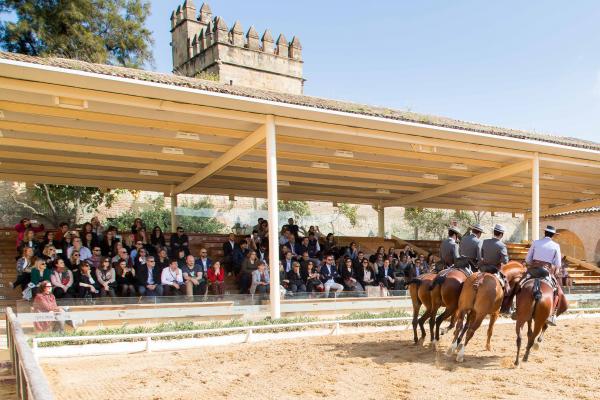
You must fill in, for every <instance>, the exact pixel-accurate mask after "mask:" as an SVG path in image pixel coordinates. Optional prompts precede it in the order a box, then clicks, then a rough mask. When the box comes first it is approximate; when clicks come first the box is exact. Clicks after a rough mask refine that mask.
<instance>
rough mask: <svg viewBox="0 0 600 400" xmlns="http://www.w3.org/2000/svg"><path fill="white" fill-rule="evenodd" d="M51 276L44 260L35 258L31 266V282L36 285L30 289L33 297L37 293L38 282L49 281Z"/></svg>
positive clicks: (50, 271) (50, 270)
mask: <svg viewBox="0 0 600 400" xmlns="http://www.w3.org/2000/svg"><path fill="white" fill-rule="evenodd" d="M51 276H52V269H50V268H48V265H47V264H46V261H45V260H44V259H42V258H38V259H37V260H35V263H34V264H33V268H31V283H33V284H34V285H35V286H36V287H35V288H34V290H33V291H32V296H33V297H34V298H35V295H36V294H37V291H38V286H39V284H40V283H41V282H42V281H50V277H51Z"/></svg>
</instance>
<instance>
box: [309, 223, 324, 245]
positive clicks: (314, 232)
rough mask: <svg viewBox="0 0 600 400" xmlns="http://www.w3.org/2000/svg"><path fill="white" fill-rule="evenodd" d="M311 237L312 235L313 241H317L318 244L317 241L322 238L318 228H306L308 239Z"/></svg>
mask: <svg viewBox="0 0 600 400" xmlns="http://www.w3.org/2000/svg"><path fill="white" fill-rule="evenodd" d="M311 235H314V237H315V239H316V240H317V243H318V241H319V239H321V237H323V234H322V233H321V231H320V230H319V227H318V226H313V225H311V226H310V227H309V228H308V236H309V237H310V236H311Z"/></svg>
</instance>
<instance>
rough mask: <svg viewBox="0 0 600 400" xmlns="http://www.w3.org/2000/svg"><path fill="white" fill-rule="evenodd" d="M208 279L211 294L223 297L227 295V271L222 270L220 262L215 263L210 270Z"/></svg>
mask: <svg viewBox="0 0 600 400" xmlns="http://www.w3.org/2000/svg"><path fill="white" fill-rule="evenodd" d="M207 279H208V287H209V288H210V294H212V295H213V296H223V295H224V294H225V270H224V269H223V268H221V263H220V262H219V261H215V263H214V264H212V265H211V267H210V268H209V269H208V273H207Z"/></svg>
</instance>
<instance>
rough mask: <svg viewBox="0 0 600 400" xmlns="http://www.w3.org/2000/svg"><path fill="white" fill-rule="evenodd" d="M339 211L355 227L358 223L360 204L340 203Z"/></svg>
mask: <svg viewBox="0 0 600 400" xmlns="http://www.w3.org/2000/svg"><path fill="white" fill-rule="evenodd" d="M338 212H339V213H340V214H341V215H343V216H344V217H346V218H348V221H350V225H352V227H355V226H356V224H357V223H358V206H352V205H350V204H348V203H338Z"/></svg>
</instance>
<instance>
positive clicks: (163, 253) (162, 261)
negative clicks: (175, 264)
mask: <svg viewBox="0 0 600 400" xmlns="http://www.w3.org/2000/svg"><path fill="white" fill-rule="evenodd" d="M154 260H155V261H156V267H157V268H158V270H159V271H160V272H162V270H163V269H165V268H167V267H168V266H169V258H168V257H167V249H165V248H164V247H162V248H160V249H159V250H158V257H155V258H154ZM157 282H160V279H159V280H158V281H157Z"/></svg>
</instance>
